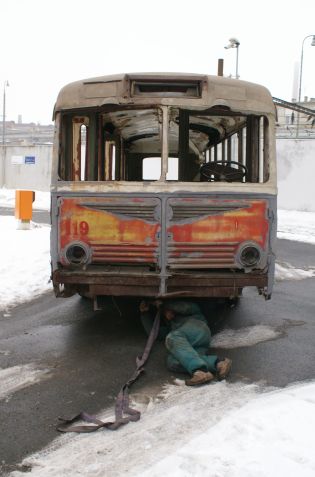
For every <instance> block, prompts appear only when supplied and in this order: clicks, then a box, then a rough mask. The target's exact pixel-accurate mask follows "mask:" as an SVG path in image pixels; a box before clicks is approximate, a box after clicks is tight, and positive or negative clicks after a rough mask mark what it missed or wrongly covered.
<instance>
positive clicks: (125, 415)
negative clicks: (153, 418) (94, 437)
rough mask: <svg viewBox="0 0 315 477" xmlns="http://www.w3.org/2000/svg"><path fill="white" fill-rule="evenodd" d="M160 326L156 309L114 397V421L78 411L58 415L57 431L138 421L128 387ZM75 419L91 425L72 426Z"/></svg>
mask: <svg viewBox="0 0 315 477" xmlns="http://www.w3.org/2000/svg"><path fill="white" fill-rule="evenodd" d="M159 328H160V312H159V310H158V311H157V314H156V316H155V319H154V323H153V326H152V329H151V332H150V335H149V337H148V340H147V342H146V345H145V348H144V351H143V354H142V355H141V356H138V357H137V358H136V369H135V371H134V373H133V374H132V376H131V377H130V378H129V380H128V381H127V382H126V383H125V384H124V385H123V386H122V388H121V389H120V391H119V393H118V396H117V398H116V404H115V421H114V422H103V421H101V420H100V419H97V418H96V417H94V416H90V415H89V414H87V413H86V412H80V414H77V415H76V416H74V417H72V418H70V419H64V418H62V417H59V421H61V423H60V424H59V425H58V426H57V431H59V432H94V431H97V430H98V429H101V428H102V427H105V428H106V429H110V430H111V431H115V430H116V429H118V428H119V427H120V426H122V425H124V424H128V422H130V421H139V419H140V416H141V413H140V412H139V411H137V410H136V409H132V408H131V407H130V405H129V388H130V386H131V385H132V384H133V383H134V382H135V381H136V380H137V379H138V377H139V376H140V374H142V372H143V371H144V365H145V363H146V361H147V359H148V358H149V356H150V352H151V349H152V346H153V344H154V342H155V340H156V338H157V335H158V333H159ZM77 421H84V422H88V423H91V424H92V425H79V426H72V425H71V424H74V423H75V422H77Z"/></svg>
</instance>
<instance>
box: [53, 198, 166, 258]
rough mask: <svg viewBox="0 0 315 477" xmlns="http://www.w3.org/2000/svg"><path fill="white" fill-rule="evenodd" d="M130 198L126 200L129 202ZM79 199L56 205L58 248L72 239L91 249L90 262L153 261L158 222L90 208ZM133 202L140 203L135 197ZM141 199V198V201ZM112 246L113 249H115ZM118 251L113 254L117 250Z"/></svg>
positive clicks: (64, 245) (66, 200)
mask: <svg viewBox="0 0 315 477" xmlns="http://www.w3.org/2000/svg"><path fill="white" fill-rule="evenodd" d="M130 201H131V200H129V202H130ZM82 202H83V199H68V198H65V199H63V200H62V202H61V206H60V220H59V244H60V250H62V249H64V248H65V247H66V245H67V244H69V243H71V242H74V241H81V242H84V243H86V244H87V245H89V246H90V247H91V248H92V251H93V257H92V262H93V261H94V255H95V261H98V262H99V261H101V258H102V257H103V258H104V260H103V261H104V262H118V261H124V262H132V261H134V262H156V261H157V255H158V253H157V249H158V243H157V240H156V237H157V233H158V232H159V230H160V224H158V223H151V222H148V221H145V220H141V219H140V218H132V217H126V218H123V217H121V216H119V215H115V214H113V213H110V212H106V210H102V211H100V210H93V208H90V207H86V206H84V205H82ZM89 202H91V203H92V202H93V203H98V204H102V199H100V198H93V199H86V198H85V199H84V203H85V204H86V203H89ZM137 202H141V200H138V201H137ZM142 202H143V200H142ZM115 249H116V251H115ZM118 251H119V252H120V254H117V252H118Z"/></svg>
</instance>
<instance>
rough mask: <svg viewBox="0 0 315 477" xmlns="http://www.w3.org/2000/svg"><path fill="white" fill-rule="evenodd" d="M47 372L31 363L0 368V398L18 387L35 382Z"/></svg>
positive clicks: (18, 388)
mask: <svg viewBox="0 0 315 477" xmlns="http://www.w3.org/2000/svg"><path fill="white" fill-rule="evenodd" d="M47 372H48V371H47V370H42V369H36V367H35V365H34V364H33V363H30V364H24V365H22V366H13V367H12V368H6V369H1V368H0V382H1V388H0V400H1V399H4V398H8V397H9V396H11V394H13V393H15V392H16V391H18V390H20V389H23V388H25V387H27V386H30V385H31V384H35V383H37V382H38V381H40V380H41V378H42V377H43V376H45V375H46V374H47Z"/></svg>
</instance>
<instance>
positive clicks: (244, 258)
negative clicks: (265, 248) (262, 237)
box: [240, 246, 260, 267]
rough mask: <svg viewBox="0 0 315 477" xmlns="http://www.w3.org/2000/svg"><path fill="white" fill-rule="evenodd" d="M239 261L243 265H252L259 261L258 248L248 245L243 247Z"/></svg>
mask: <svg viewBox="0 0 315 477" xmlns="http://www.w3.org/2000/svg"><path fill="white" fill-rule="evenodd" d="M240 261H241V263H242V264H243V265H245V267H254V266H255V265H257V263H258V262H259V261H260V252H259V250H258V248H256V247H253V246H249V247H244V248H243V250H242V251H241V254H240Z"/></svg>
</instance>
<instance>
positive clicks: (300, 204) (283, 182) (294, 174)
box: [277, 138, 315, 212]
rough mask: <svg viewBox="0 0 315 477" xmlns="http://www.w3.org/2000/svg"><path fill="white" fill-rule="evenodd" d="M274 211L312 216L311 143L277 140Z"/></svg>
mask: <svg viewBox="0 0 315 477" xmlns="http://www.w3.org/2000/svg"><path fill="white" fill-rule="evenodd" d="M277 162H278V207H279V209H288V210H306V211H313V212H315V140H314V139H280V138H279V139H277Z"/></svg>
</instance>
